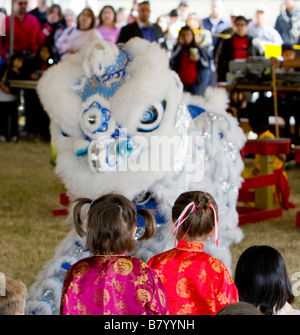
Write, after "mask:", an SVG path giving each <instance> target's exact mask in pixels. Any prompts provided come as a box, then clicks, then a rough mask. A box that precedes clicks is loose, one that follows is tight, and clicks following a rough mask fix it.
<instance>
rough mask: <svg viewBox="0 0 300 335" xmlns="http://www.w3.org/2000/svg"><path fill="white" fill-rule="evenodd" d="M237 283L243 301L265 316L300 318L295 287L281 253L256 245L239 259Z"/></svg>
mask: <svg viewBox="0 0 300 335" xmlns="http://www.w3.org/2000/svg"><path fill="white" fill-rule="evenodd" d="M234 281H235V284H236V287H237V289H238V292H239V299H240V301H245V302H248V303H250V304H252V305H254V306H255V307H257V308H259V310H260V311H261V312H262V313H263V314H264V315H300V311H298V310H295V309H293V308H292V306H291V304H292V303H293V301H294V295H293V292H292V285H291V282H290V280H289V277H288V274H287V270H286V265H285V262H284V259H283V257H282V256H281V254H280V253H279V252H278V251H277V250H276V249H274V248H272V247H270V246H267V245H260V246H259V245H254V246H252V247H249V248H248V249H246V250H245V251H244V252H243V253H242V254H241V256H240V257H239V259H238V261H237V264H236V269H235V279H234Z"/></svg>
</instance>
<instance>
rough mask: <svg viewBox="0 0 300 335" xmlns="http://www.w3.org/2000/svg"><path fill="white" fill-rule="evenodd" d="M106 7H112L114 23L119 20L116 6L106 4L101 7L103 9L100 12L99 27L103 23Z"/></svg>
mask: <svg viewBox="0 0 300 335" xmlns="http://www.w3.org/2000/svg"><path fill="white" fill-rule="evenodd" d="M106 8H109V9H111V10H112V11H113V14H114V23H116V22H117V13H116V11H115V9H114V7H113V6H110V5H106V6H104V7H103V8H102V9H101V11H100V13H99V16H98V19H99V27H100V26H101V25H102V24H103V21H102V13H103V11H104V10H105V9H106Z"/></svg>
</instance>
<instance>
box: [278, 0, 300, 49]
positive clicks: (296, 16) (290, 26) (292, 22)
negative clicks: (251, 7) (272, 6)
mask: <svg viewBox="0 0 300 335" xmlns="http://www.w3.org/2000/svg"><path fill="white" fill-rule="evenodd" d="M283 4H284V5H283V8H282V10H281V12H280V15H279V16H278V17H277V19H276V22H275V29H276V30H277V31H278V32H279V34H280V36H281V37H282V39H283V42H284V43H291V44H296V43H297V42H298V38H299V36H300V8H299V6H297V5H296V0H284V1H283Z"/></svg>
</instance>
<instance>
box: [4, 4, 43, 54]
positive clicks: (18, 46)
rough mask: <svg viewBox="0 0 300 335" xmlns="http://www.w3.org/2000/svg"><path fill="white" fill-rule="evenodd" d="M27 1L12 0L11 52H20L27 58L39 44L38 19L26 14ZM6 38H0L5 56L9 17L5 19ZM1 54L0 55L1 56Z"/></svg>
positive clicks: (6, 52) (7, 43)
mask: <svg viewBox="0 0 300 335" xmlns="http://www.w3.org/2000/svg"><path fill="white" fill-rule="evenodd" d="M27 4H28V2H27V0H14V44H13V51H22V52H24V53H26V55H27V57H28V58H29V57H31V55H32V54H34V53H35V52H36V51H37V49H38V47H39V46H40V43H41V25H40V22H39V21H38V19H37V18H36V17H35V16H34V15H32V14H30V13H28V12H27V10H26V9H27ZM5 27H6V36H1V37H0V39H1V40H0V46H1V48H3V50H2V51H3V53H5V54H6V55H8V54H9V51H10V16H7V17H6V18H5ZM3 53H2V52H1V54H3Z"/></svg>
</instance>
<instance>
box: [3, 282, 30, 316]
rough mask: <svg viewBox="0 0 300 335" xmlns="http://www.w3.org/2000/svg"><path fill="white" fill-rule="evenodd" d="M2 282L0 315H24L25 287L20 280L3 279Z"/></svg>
mask: <svg viewBox="0 0 300 335" xmlns="http://www.w3.org/2000/svg"><path fill="white" fill-rule="evenodd" d="M4 281H5V287H4V290H3V291H4V295H2V294H1V295H0V315H23V314H25V303H26V295H27V288H26V285H25V284H24V283H23V282H22V281H20V280H15V279H11V278H9V277H4ZM1 291H2V290H1Z"/></svg>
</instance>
